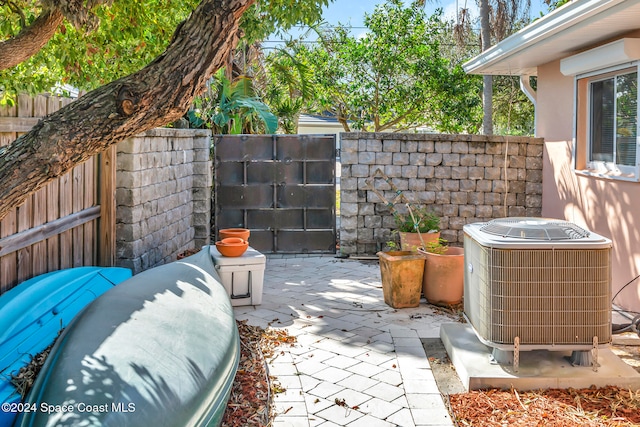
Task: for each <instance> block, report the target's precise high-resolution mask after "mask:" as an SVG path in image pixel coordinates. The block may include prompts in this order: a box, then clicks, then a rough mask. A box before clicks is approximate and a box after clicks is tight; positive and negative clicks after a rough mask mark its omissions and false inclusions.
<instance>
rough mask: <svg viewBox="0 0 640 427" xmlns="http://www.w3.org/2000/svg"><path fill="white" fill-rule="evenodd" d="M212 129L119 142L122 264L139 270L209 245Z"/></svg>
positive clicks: (118, 260) (118, 214)
mask: <svg viewBox="0 0 640 427" xmlns="http://www.w3.org/2000/svg"><path fill="white" fill-rule="evenodd" d="M210 144H211V132H210V131H208V130H195V129H165V128H162V129H152V130H150V131H147V132H145V133H143V134H140V135H137V136H135V137H133V138H129V139H127V140H125V141H122V142H120V143H119V144H118V157H117V174H116V181H117V182H116V203H117V207H116V264H117V265H119V266H122V267H128V268H131V269H132V270H133V272H134V274H137V273H139V272H141V271H144V270H146V269H148V268H151V267H155V266H157V265H161V264H165V263H168V262H171V261H175V260H176V257H177V255H178V254H180V253H181V252H184V251H185V250H187V249H197V248H200V247H201V246H203V245H206V244H208V243H209V235H210V232H209V230H210V225H209V223H210V218H211V216H210V215H211V214H210V212H211V210H210V206H211V185H212V168H211V161H210V159H209V148H210Z"/></svg>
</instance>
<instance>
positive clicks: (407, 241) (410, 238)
mask: <svg viewBox="0 0 640 427" xmlns="http://www.w3.org/2000/svg"><path fill="white" fill-rule="evenodd" d="M398 234H400V249H402V250H403V251H411V252H417V251H418V248H419V247H420V246H422V242H421V241H420V236H418V233H407V232H404V231H401V232H399V233H398ZM420 234H421V235H422V240H424V243H429V242H435V241H437V240H438V239H439V238H440V232H439V231H437V232H435V233H420Z"/></svg>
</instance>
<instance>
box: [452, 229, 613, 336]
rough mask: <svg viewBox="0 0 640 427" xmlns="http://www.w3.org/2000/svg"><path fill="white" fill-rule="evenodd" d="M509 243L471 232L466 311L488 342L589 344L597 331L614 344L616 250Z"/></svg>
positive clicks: (467, 240)
mask: <svg viewBox="0 0 640 427" xmlns="http://www.w3.org/2000/svg"><path fill="white" fill-rule="evenodd" d="M466 227H467V226H465V228H466ZM504 246H506V245H503V247H499V248H496V247H488V246H485V245H483V244H481V243H480V242H479V241H478V240H476V239H474V238H473V237H472V236H471V235H470V234H469V233H467V232H466V230H465V241H464V247H465V263H466V265H467V269H466V271H465V282H464V283H465V289H464V294H465V298H464V311H465V315H466V317H467V319H469V321H470V323H471V324H472V326H473V327H474V329H475V331H476V333H477V334H478V335H479V337H480V338H481V339H482V340H483V341H485V342H488V343H489V345H491V344H492V343H493V344H495V345H496V346H504V345H511V344H513V342H514V338H515V337H519V339H520V344H521V345H532V346H536V347H538V348H546V347H548V348H553V347H555V346H576V348H584V347H588V346H590V345H592V343H593V337H594V336H597V338H598V342H599V343H609V342H611V302H610V301H611V270H610V264H611V262H610V258H611V248H610V247H595V248H590V247H589V245H580V244H579V243H576V244H575V245H574V246H573V247H561V248H554V247H547V248H545V247H540V246H537V247H535V248H533V249H526V248H523V247H522V245H520V246H518V248H517V249H509V248H505V247H504ZM600 246H602V245H600Z"/></svg>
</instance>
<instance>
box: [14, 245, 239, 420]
mask: <svg viewBox="0 0 640 427" xmlns="http://www.w3.org/2000/svg"><path fill="white" fill-rule="evenodd" d="M239 358H240V341H239V337H238V329H237V326H236V323H235V318H234V314H233V310H232V308H231V302H230V299H229V296H228V295H227V292H226V290H225V288H224V286H223V285H222V284H221V283H220V278H219V277H218V275H217V273H216V270H215V267H214V264H213V260H212V258H211V255H210V253H209V248H208V247H205V248H204V249H203V250H202V251H200V252H199V253H197V254H195V255H192V256H190V257H188V258H184V259H182V260H179V261H176V262H172V263H170V264H166V265H163V266H160V267H156V268H152V269H150V270H147V271H144V272H142V273H140V274H137V275H135V276H133V277H132V278H131V279H128V280H126V281H125V282H123V283H121V284H119V285H118V286H116V287H114V288H113V289H111V290H109V291H108V292H106V293H105V294H104V295H102V296H101V297H100V298H98V299H96V300H95V301H93V302H92V303H91V304H89V305H88V306H87V308H86V309H85V310H83V311H82V313H80V315H78V317H76V318H75V319H74V320H73V322H72V323H71V324H70V325H69V326H68V327H67V328H65V330H64V332H63V333H62V335H61V336H60V338H59V339H58V340H57V341H56V344H55V346H54V347H53V348H52V349H51V353H50V354H49V357H48V358H47V361H46V363H45V365H44V366H43V368H42V370H41V372H40V375H39V376H38V378H37V379H36V382H35V384H34V385H33V388H32V389H31V392H30V393H29V395H28V396H27V399H26V401H25V404H26V405H27V407H26V408H27V410H28V411H29V412H26V411H23V413H21V415H20V416H19V418H18V419H17V420H16V424H15V425H16V426H30V427H44V426H61V425H65V426H89V425H90V426H112V427H122V426H127V427H163V426H165V427H177V426H180V427H201V426H218V425H220V423H221V420H222V416H223V413H224V411H225V409H226V406H227V400H228V398H229V394H230V391H231V386H232V384H233V380H234V378H235V374H236V372H237V369H238V361H239Z"/></svg>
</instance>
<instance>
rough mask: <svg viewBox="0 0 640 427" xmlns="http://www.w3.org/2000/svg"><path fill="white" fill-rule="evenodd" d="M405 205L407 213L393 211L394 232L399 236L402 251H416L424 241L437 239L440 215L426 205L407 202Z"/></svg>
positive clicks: (438, 236)
mask: <svg viewBox="0 0 640 427" xmlns="http://www.w3.org/2000/svg"><path fill="white" fill-rule="evenodd" d="M406 206H407V214H401V213H400V212H398V211H397V210H394V212H393V218H394V219H395V222H396V227H397V228H396V229H395V230H394V233H398V235H399V236H400V248H401V249H402V250H403V251H412V252H416V251H417V250H418V247H420V246H424V243H426V242H432V241H438V239H439V238H440V217H439V216H438V215H436V214H435V213H433V212H432V211H430V210H429V209H428V208H427V207H426V206H422V205H414V206H411V205H410V204H409V203H407V204H406Z"/></svg>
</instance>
